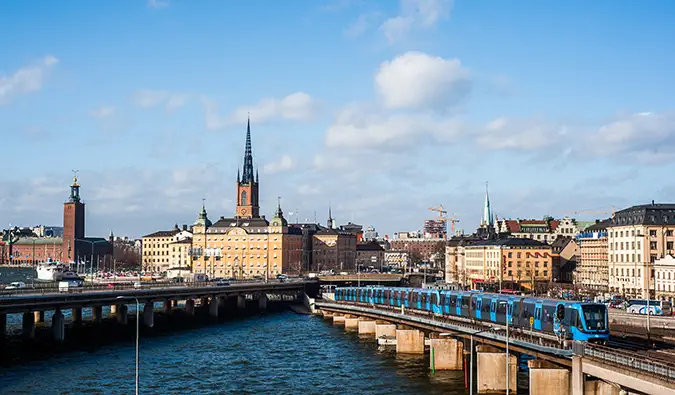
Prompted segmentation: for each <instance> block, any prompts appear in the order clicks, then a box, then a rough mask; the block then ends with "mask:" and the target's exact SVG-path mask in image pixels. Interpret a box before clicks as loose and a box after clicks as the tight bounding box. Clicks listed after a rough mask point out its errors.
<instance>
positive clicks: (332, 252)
mask: <svg viewBox="0 0 675 395" xmlns="http://www.w3.org/2000/svg"><path fill="white" fill-rule="evenodd" d="M356 239H357V236H356V235H354V234H353V233H351V232H346V231H343V230H340V229H330V228H324V229H322V230H320V231H318V232H316V233H315V234H314V236H313V238H312V254H313V261H314V268H315V269H316V271H317V272H319V273H320V272H324V271H331V270H332V271H334V272H351V273H354V272H356Z"/></svg>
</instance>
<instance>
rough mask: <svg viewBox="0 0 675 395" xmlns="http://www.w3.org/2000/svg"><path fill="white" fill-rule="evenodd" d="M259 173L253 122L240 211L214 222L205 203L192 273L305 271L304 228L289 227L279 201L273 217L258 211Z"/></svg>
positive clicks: (195, 231)
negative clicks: (253, 145)
mask: <svg viewBox="0 0 675 395" xmlns="http://www.w3.org/2000/svg"><path fill="white" fill-rule="evenodd" d="M258 181H259V177H258V175H257V174H256V175H255V176H254V173H253V155H252V153H251V127H250V122H249V125H248V127H247V131H246V150H245V153H244V166H243V173H242V174H241V177H240V174H239V173H237V198H236V202H237V206H236V215H235V216H234V217H232V218H224V217H220V219H219V220H218V221H216V222H215V223H213V224H212V223H211V221H209V219H208V217H207V213H206V208H205V207H203V206H202V211H201V213H200V215H199V219H197V221H196V222H195V223H194V225H193V229H192V230H193V239H192V250H191V252H192V271H193V272H194V273H204V274H206V275H207V276H209V277H211V278H213V277H236V278H251V277H255V276H261V277H264V278H273V277H274V276H276V275H277V274H281V273H287V274H295V273H299V272H300V270H301V262H302V232H301V230H300V229H299V228H295V227H289V226H288V222H287V221H286V219H284V217H283V212H282V211H281V204H279V205H278V206H277V210H276V213H275V215H274V218H273V219H272V221H270V222H268V221H267V220H266V219H265V217H261V216H260V215H259V212H260V207H259V200H258V190H259V188H258Z"/></svg>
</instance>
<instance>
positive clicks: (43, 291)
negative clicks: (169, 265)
mask: <svg viewBox="0 0 675 395" xmlns="http://www.w3.org/2000/svg"><path fill="white" fill-rule="evenodd" d="M299 281H305V280H304V279H288V280H283V281H282V280H277V279H274V280H268V281H267V282H265V281H264V280H232V281H225V282H226V283H228V284H230V285H238V284H268V283H273V284H279V283H288V282H291V283H292V282H299ZM219 283H221V284H222V283H223V282H217V281H189V282H182V283H174V282H141V284H140V286H136V285H134V283H133V282H130V283H128V284H114V285H108V284H85V285H84V286H82V287H68V291H60V290H59V287H58V283H55V284H54V285H50V286H42V287H35V288H32V287H26V288H19V289H2V290H0V297H11V296H18V295H47V294H54V293H81V292H94V291H122V290H128V289H162V288H204V287H219V286H225V285H218V284H219Z"/></svg>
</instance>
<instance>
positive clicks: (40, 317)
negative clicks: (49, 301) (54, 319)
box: [33, 311, 45, 322]
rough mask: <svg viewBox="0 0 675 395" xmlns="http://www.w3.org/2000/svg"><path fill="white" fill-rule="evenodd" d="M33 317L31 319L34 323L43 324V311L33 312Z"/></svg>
mask: <svg viewBox="0 0 675 395" xmlns="http://www.w3.org/2000/svg"><path fill="white" fill-rule="evenodd" d="M33 315H34V316H35V318H34V319H33V321H34V322H45V312H44V311H34V312H33Z"/></svg>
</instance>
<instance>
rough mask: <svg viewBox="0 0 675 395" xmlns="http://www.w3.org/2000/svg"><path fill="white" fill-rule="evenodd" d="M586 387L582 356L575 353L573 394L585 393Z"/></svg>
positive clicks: (573, 361)
mask: <svg viewBox="0 0 675 395" xmlns="http://www.w3.org/2000/svg"><path fill="white" fill-rule="evenodd" d="M585 387H586V384H585V383H584V369H583V366H582V358H581V356H579V355H574V356H572V395H584V389H585Z"/></svg>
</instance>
